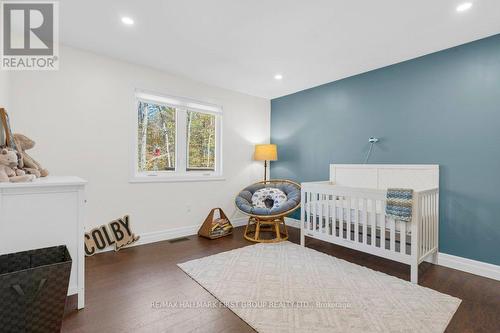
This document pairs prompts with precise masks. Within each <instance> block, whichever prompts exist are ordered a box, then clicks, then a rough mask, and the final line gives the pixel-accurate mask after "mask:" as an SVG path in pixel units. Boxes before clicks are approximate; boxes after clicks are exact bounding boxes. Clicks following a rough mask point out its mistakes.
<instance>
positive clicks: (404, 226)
mask: <svg viewBox="0 0 500 333" xmlns="http://www.w3.org/2000/svg"><path fill="white" fill-rule="evenodd" d="M438 193H439V192H438V189H432V190H426V191H415V192H414V200H413V218H412V221H411V222H402V221H399V220H395V219H394V218H389V217H387V216H386V215H385V207H386V191H385V190H377V189H361V188H352V187H340V186H334V185H330V184H329V183H324V182H320V183H303V184H302V211H301V243H303V242H304V237H305V236H309V237H314V238H317V239H321V240H325V241H328V242H331V243H335V244H338V245H342V246H346V247H349V248H352V249H356V250H360V251H364V252H368V253H371V254H374V255H378V256H381V257H384V258H388V259H391V260H396V261H399V262H403V263H406V264H410V265H412V267H413V265H414V264H416V265H418V263H420V262H421V261H422V260H424V259H425V258H426V257H427V256H429V255H430V254H433V253H435V252H436V251H437V246H438V221H439V218H438V212H439V207H438V203H439V198H438ZM412 276H413V269H412Z"/></svg>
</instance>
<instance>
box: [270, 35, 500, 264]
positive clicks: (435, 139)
mask: <svg viewBox="0 0 500 333" xmlns="http://www.w3.org/2000/svg"><path fill="white" fill-rule="evenodd" d="M367 56H369V55H367ZM371 136H375V137H378V138H380V142H379V143H378V144H376V146H375V147H374V149H373V152H372V155H371V158H370V161H369V163H384V164H393V163H394V164H395V163H401V164H439V165H440V171H441V172H440V234H439V241H440V244H439V247H440V248H439V250H440V252H444V253H448V254H452V255H456V256H460V257H465V258H469V259H474V260H479V261H484V262H488V263H492V264H497V265H499V264H500V35H495V36H493V37H489V38H486V39H482V40H479V41H475V42H472V43H469V44H465V45H461V46H458V47H455V48H451V49H448V50H444V51H441V52H437V53H433V54H430V55H427V56H424V57H420V58H417V59H413V60H410V61H406V62H403V63H399V64H396V65H392V66H389V67H385V68H382V69H378V70H374V71H371V72H367V73H364V74H360V75H356V76H353V77H349V78H346V79H343V80H339V81H335V82H332V83H328V84H325V85H322V86H319V87H316V88H311V89H308V90H304V91H301V92H298V93H295V94H292V95H288V96H284V97H280V98H276V99H273V100H272V101H271V142H272V143H276V144H278V157H279V160H278V161H276V162H271V176H272V177H273V178H289V179H292V180H295V181H299V182H301V181H317V180H326V179H328V177H329V174H328V173H329V171H328V168H329V164H331V163H363V161H364V158H365V155H366V153H367V151H368V148H369V144H368V138H369V137H371ZM297 216H298V214H295V217H297Z"/></svg>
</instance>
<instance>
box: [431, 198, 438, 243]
mask: <svg viewBox="0 0 500 333" xmlns="http://www.w3.org/2000/svg"><path fill="white" fill-rule="evenodd" d="M432 200H433V202H434V208H433V213H434V244H433V247H437V244H438V242H439V240H438V228H439V226H438V221H439V209H438V200H439V199H438V196H437V194H436V193H434V194H433V196H432Z"/></svg>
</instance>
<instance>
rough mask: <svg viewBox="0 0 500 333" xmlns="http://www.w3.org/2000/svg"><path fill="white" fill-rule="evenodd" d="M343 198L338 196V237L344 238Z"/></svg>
mask: <svg viewBox="0 0 500 333" xmlns="http://www.w3.org/2000/svg"><path fill="white" fill-rule="evenodd" d="M344 201H345V200H344V197H343V196H340V200H339V206H340V211H339V213H340V214H339V215H340V216H339V237H340V238H344Z"/></svg>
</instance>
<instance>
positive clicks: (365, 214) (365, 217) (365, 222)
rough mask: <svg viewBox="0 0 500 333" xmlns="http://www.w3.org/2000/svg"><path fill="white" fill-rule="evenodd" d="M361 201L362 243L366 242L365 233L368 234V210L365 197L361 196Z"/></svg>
mask: <svg viewBox="0 0 500 333" xmlns="http://www.w3.org/2000/svg"><path fill="white" fill-rule="evenodd" d="M362 200H363V203H362V207H361V216H362V218H361V220H362V223H363V244H367V242H368V239H367V234H368V227H367V225H368V212H367V210H366V198H363V199H362Z"/></svg>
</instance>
